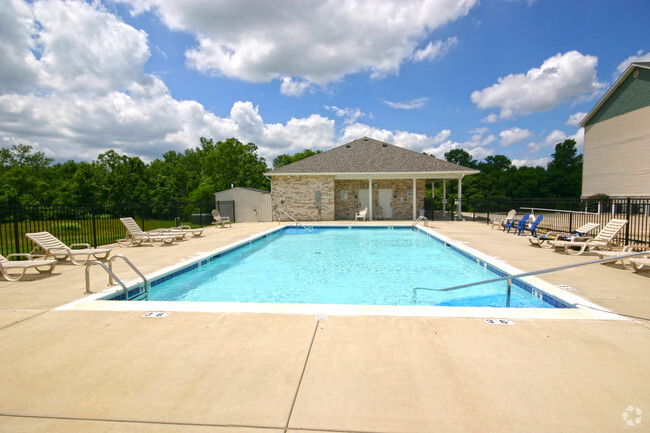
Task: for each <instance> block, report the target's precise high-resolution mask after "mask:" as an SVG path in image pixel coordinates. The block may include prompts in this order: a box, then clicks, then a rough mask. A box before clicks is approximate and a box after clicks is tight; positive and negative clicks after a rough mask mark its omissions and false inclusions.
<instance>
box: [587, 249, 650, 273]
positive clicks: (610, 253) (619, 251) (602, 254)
mask: <svg viewBox="0 0 650 433" xmlns="http://www.w3.org/2000/svg"><path fill="white" fill-rule="evenodd" d="M647 250H648V247H647V246H646V245H625V246H624V247H623V248H622V249H620V248H618V249H614V250H612V251H600V250H599V251H596V254H598V258H600V259H606V258H611V257H618V256H624V255H626V254H632V253H642V252H644V251H647ZM648 254H650V251H648ZM644 257H645V256H636V257H630V258H629V259H621V260H617V261H616V262H619V261H620V262H621V264H622V265H623V266H625V267H626V268H628V269H634V266H633V265H632V264H631V263H632V262H630V263H627V262H628V261H629V260H632V259H643V258H644ZM645 258H647V257H645ZM616 262H614V263H616ZM610 263H611V262H610Z"/></svg>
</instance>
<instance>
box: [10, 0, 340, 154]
mask: <svg viewBox="0 0 650 433" xmlns="http://www.w3.org/2000/svg"><path fill="white" fill-rule="evenodd" d="M4 6H6V7H4ZM0 24H1V25H0V34H2V35H3V37H4V39H3V44H2V46H1V47H0V53H1V54H2V55H3V61H2V62H0V83H1V84H0V143H2V145H3V146H9V145H11V144H16V143H24V144H29V145H31V146H33V147H34V148H35V149H36V150H39V151H43V152H45V153H46V155H48V156H52V157H55V158H56V159H57V160H64V159H75V160H80V159H82V160H91V159H95V158H96V157H97V155H98V154H99V153H102V152H105V151H107V150H109V149H115V150H116V151H119V152H121V153H127V154H130V155H138V156H141V157H142V158H143V159H145V160H151V159H154V158H157V157H160V156H161V155H162V153H164V152H166V151H168V150H176V151H183V150H184V149H186V148H189V147H195V146H197V145H198V143H199V138H200V137H201V136H205V137H211V138H215V139H217V140H222V139H226V138H228V137H237V138H239V139H241V140H243V141H252V142H254V143H256V144H257V145H258V147H259V149H260V155H262V156H265V157H267V158H273V157H274V156H277V155H278V154H281V153H295V152H297V151H300V150H303V149H304V148H305V147H313V148H327V147H332V146H334V145H335V144H336V133H335V122H334V121H333V120H330V119H327V118H325V117H322V116H319V115H311V116H308V117H306V118H292V119H290V120H289V121H287V122H285V123H273V124H270V123H266V122H264V120H263V118H262V115H261V114H260V109H259V107H257V106H254V105H253V103H252V102H250V101H237V102H235V103H234V104H233V105H232V108H231V110H230V113H229V115H228V116H226V117H218V116H216V115H215V114H213V113H211V112H210V111H208V110H206V109H205V107H204V106H203V105H201V104H200V103H198V102H196V101H191V100H189V101H182V100H177V99H174V98H173V97H172V96H171V94H170V92H169V90H168V88H167V86H166V85H165V83H164V82H163V81H162V80H160V79H159V78H158V77H156V76H154V75H151V74H147V73H145V72H144V66H145V63H146V62H147V61H148V59H149V56H150V52H149V48H148V40H147V38H148V37H147V35H146V33H144V32H142V31H140V30H136V29H134V28H133V27H131V26H129V25H127V24H125V23H124V22H123V21H122V20H120V19H119V18H118V17H117V16H115V15H113V14H111V13H109V12H108V11H107V10H106V9H105V8H104V7H103V6H102V5H101V4H100V3H86V2H82V1H78V0H68V1H60V0H48V1H35V2H33V3H27V2H24V1H21V0H12V1H10V2H9V4H6V5H3V8H0ZM298 87H299V84H298Z"/></svg>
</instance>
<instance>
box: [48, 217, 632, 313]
mask: <svg viewBox="0 0 650 433" xmlns="http://www.w3.org/2000/svg"><path fill="white" fill-rule="evenodd" d="M336 227H338V228H344V227H345V226H336ZM366 227H368V226H366ZM377 227H384V228H385V227H386V226H385V225H382V226H377ZM396 227H400V226H396ZM401 227H403V226H401ZM417 228H418V229H419V230H422V231H424V232H425V233H428V234H430V235H431V236H434V237H436V238H437V239H439V240H440V241H442V242H445V243H447V244H449V245H453V246H454V247H455V248H458V249H459V250H462V251H464V252H466V253H468V254H470V255H472V256H474V257H476V258H477V259H479V260H482V261H483V262H485V263H487V264H490V265H492V266H494V267H495V268H498V269H500V270H502V271H503V272H506V273H507V274H510V275H515V274H521V273H524V271H522V270H521V269H518V268H515V267H514V266H510V265H508V264H506V263H503V262H502V261H500V260H498V259H497V258H495V257H492V256H488V255H486V254H484V253H482V252H480V251H478V250H475V249H473V248H470V247H468V246H466V245H464V242H459V241H454V240H452V239H450V238H448V237H446V236H444V235H441V234H440V233H438V232H436V231H434V230H432V229H430V228H428V227H417ZM283 229H284V226H279V227H277V228H274V229H271V230H267V231H264V232H261V233H257V234H255V235H252V236H249V237H247V238H245V239H243V240H241V241H238V242H235V243H232V244H230V245H227V246H225V247H221V248H218V249H216V250H214V251H210V252H205V253H198V254H197V255H196V256H195V257H194V258H192V259H189V260H185V261H183V262H181V263H178V264H175V265H173V266H168V267H166V268H163V269H160V270H158V271H156V272H153V273H151V274H149V275H146V277H147V279H148V280H149V281H152V280H155V279H157V278H160V277H163V276H165V275H167V274H171V273H173V272H176V271H178V270H179V269H182V268H183V267H185V266H188V265H191V264H193V263H195V262H200V261H202V260H205V259H209V258H211V257H212V256H214V255H216V254H220V253H224V252H226V251H228V250H231V249H234V248H237V247H240V246H242V245H245V244H249V243H252V242H253V241H255V240H257V239H258V238H261V237H264V236H268V235H270V234H272V233H274V232H276V231H279V230H283ZM521 281H524V282H526V283H528V284H530V285H532V286H534V287H536V288H539V289H541V290H542V291H544V292H546V293H547V294H548V295H550V296H553V297H555V298H557V299H559V300H561V301H562V302H564V303H566V304H569V305H572V306H575V307H576V308H497V307H446V306H444V307H442V306H401V305H400V306H390V305H338V304H337V305H334V304H269V303H243V302H242V303H240V302H181V301H109V300H104V299H106V298H107V297H110V295H113V294H115V293H119V292H122V288H121V287H120V286H119V285H115V286H112V287H111V288H108V289H106V290H103V291H101V292H99V293H94V294H92V295H88V296H86V297H84V298H81V299H78V300H76V301H73V302H70V303H68V304H65V305H62V306H60V307H58V308H56V309H55V311H69V310H78V311H142V312H151V311H161V312H201V313H257V314H307V315H320V316H330V315H331V316H398V317H399V316H403V317H447V318H451V317H456V318H485V319H490V318H501V319H553V320H627V319H625V318H624V317H622V316H619V315H617V314H615V313H613V312H610V311H608V310H607V309H605V308H603V307H600V306H598V305H596V304H594V303H592V302H590V301H588V300H586V299H583V298H581V297H579V296H577V295H575V294H573V293H570V292H567V291H565V290H563V289H561V288H559V287H557V286H555V285H553V284H550V283H548V282H546V281H544V280H541V279H540V278H537V277H525V278H521ZM140 283H141V282H140V281H139V280H136V281H133V282H130V283H129V284H126V286H127V288H129V289H130V288H131V287H134V286H136V285H137V284H140Z"/></svg>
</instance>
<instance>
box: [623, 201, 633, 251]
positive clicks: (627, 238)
mask: <svg viewBox="0 0 650 433" xmlns="http://www.w3.org/2000/svg"><path fill="white" fill-rule="evenodd" d="M631 201H632V199H631V198H630V197H628V198H627V200H626V203H625V219H626V220H627V224H625V245H630V223H631V222H632V221H630V217H631V210H630V207H631Z"/></svg>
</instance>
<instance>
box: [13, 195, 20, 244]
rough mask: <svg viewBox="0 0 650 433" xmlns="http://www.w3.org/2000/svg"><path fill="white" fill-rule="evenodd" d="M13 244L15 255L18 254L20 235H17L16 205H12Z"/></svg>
mask: <svg viewBox="0 0 650 433" xmlns="http://www.w3.org/2000/svg"><path fill="white" fill-rule="evenodd" d="M14 243H15V246H16V251H15V252H17V253H19V252H20V235H19V234H18V204H14Z"/></svg>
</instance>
